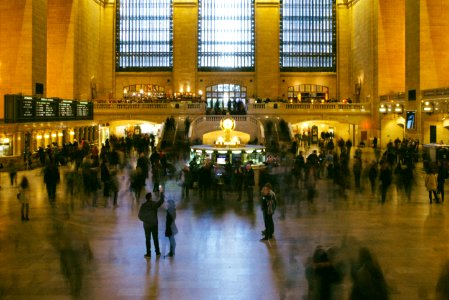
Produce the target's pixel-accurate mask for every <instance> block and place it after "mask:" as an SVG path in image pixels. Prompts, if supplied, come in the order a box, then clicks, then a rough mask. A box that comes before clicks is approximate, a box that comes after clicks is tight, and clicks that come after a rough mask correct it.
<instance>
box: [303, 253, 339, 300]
mask: <svg viewBox="0 0 449 300" xmlns="http://www.w3.org/2000/svg"><path fill="white" fill-rule="evenodd" d="M337 255H338V253H337V249H334V248H330V249H328V250H327V251H326V249H324V248H323V247H322V246H317V247H316V249H315V251H314V253H313V255H312V257H310V258H309V259H308V262H307V264H306V278H307V281H308V285H309V289H308V295H307V299H309V300H324V299H336V298H335V296H336V295H334V293H333V291H334V286H335V285H336V284H338V283H341V281H342V280H343V272H342V270H339V269H337V266H336V260H337V258H336V256H337ZM340 267H341V266H340Z"/></svg>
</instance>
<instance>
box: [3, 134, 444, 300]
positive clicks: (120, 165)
mask: <svg viewBox="0 0 449 300" xmlns="http://www.w3.org/2000/svg"><path fill="white" fill-rule="evenodd" d="M369 151H373V153H374V155H367V154H366V153H367V151H362V150H361V148H360V147H357V148H356V149H352V143H351V142H350V141H349V140H348V141H343V140H342V139H338V140H337V141H334V139H333V137H332V138H330V139H329V140H326V143H324V144H323V145H322V146H321V147H316V148H315V149H312V150H310V151H309V152H308V153H306V152H305V150H304V147H302V146H301V147H298V151H297V155H293V154H292V153H291V154H290V155H289V157H279V158H278V159H270V160H267V161H266V165H265V168H263V169H261V170H259V171H260V176H259V177H258V182H257V183H258V186H259V187H261V189H260V191H259V190H256V189H257V184H256V178H255V177H256V176H255V171H254V169H253V165H252V163H251V161H248V162H241V161H231V160H230V159H229V158H228V159H227V160H226V164H224V165H220V164H217V163H215V162H213V161H212V160H208V159H206V160H204V161H200V160H199V158H198V157H194V158H193V159H191V160H190V161H187V162H176V164H177V165H178V166H181V167H180V168H179V170H176V172H173V171H172V169H171V167H170V166H171V165H173V164H175V162H170V161H169V159H174V158H176V157H179V155H177V154H174V155H169V154H167V153H163V152H161V151H158V150H157V149H156V147H155V145H154V142H152V140H151V137H149V136H146V137H141V138H139V139H137V138H136V139H133V138H131V137H130V138H124V139H116V138H112V141H110V140H107V141H106V142H105V144H104V145H103V147H102V148H101V150H99V149H98V148H97V147H95V146H91V145H90V144H89V143H88V142H87V141H84V140H82V141H80V142H79V143H78V142H77V141H75V142H74V143H69V144H67V145H64V147H63V148H62V149H58V148H52V147H47V149H39V162H40V164H41V165H42V172H43V179H44V184H45V185H46V190H47V195H48V201H49V203H50V204H51V205H54V204H55V203H56V202H57V197H56V187H57V185H58V183H60V181H61V177H62V176H64V179H65V180H64V182H65V185H66V191H67V193H68V195H75V194H81V195H83V196H82V197H81V198H82V199H83V205H85V206H89V207H95V206H97V205H99V201H98V197H99V195H100V194H101V195H102V197H103V202H102V203H101V204H103V205H104V206H109V205H110V202H112V207H114V208H118V207H119V204H120V197H119V191H120V189H122V191H123V190H126V191H128V192H130V193H132V194H133V199H134V201H135V203H137V204H139V206H140V210H139V219H140V220H141V221H142V222H143V227H144V232H145V238H146V253H145V257H146V258H150V257H151V239H152V240H153V244H154V252H155V255H156V256H160V255H161V251H160V247H159V237H158V231H159V228H158V220H157V211H158V208H159V207H161V205H162V204H163V203H164V202H165V194H164V185H165V183H166V181H167V180H170V179H172V180H175V181H177V183H178V185H179V186H180V187H181V195H180V198H181V199H184V200H189V199H190V197H191V195H192V190H193V191H194V194H195V196H198V200H199V201H208V202H209V203H223V204H224V203H225V202H227V201H229V200H235V201H237V202H246V203H247V204H248V207H251V208H252V207H253V203H254V202H256V201H257V202H258V203H259V204H260V208H261V210H262V215H263V223H264V228H263V230H262V239H261V240H262V241H269V240H272V239H274V233H275V224H274V221H275V220H274V219H273V215H274V214H275V212H276V211H278V210H280V214H282V211H283V206H284V207H285V203H286V202H287V201H290V203H291V202H293V201H296V202H299V201H301V200H306V201H307V202H308V203H313V202H314V199H315V198H316V197H317V194H318V190H317V185H318V183H319V181H320V180H323V181H326V182H328V183H330V184H331V187H332V190H333V191H334V192H335V195H336V196H337V199H338V197H341V198H343V199H345V198H346V197H347V191H348V190H349V189H353V190H354V191H355V192H356V193H370V194H371V195H373V196H374V195H379V202H380V203H385V202H386V201H388V198H387V197H388V190H389V189H390V187H391V185H392V184H395V186H396V188H397V189H398V191H402V192H403V194H404V195H405V197H406V199H408V200H409V201H410V200H411V195H412V189H413V187H414V186H415V180H414V179H415V174H416V163H417V159H418V157H419V155H418V143H416V141H412V140H403V141H394V142H390V143H388V144H387V147H386V149H384V151H383V152H381V151H380V149H378V148H377V145H373V147H372V150H371V149H369ZM275 155H277V154H275ZM365 156H366V157H365ZM373 157H374V158H373ZM171 163H173V164H171ZM66 164H68V167H67V168H65V169H64V170H66V171H65V172H64V174H63V175H61V174H60V166H61V165H66ZM7 168H8V172H9V175H10V180H11V182H10V183H11V185H13V186H14V185H15V186H17V167H16V166H15V165H14V163H11V164H9V165H8V166H7ZM124 174H126V175H127V176H123V175H124ZM447 176H448V173H447V168H446V166H445V165H444V164H443V163H442V162H440V163H439V164H438V165H435V166H433V167H432V168H429V171H428V174H427V176H426V179H425V184H426V188H427V189H428V191H429V201H430V203H433V202H434V201H435V202H436V203H441V202H443V201H444V182H445V179H446V178H447ZM150 184H152V187H151V188H150V189H145V187H146V186H147V187H148V186H149V185H150ZM18 186H19V187H20V189H19V191H20V192H19V193H18V196H17V197H18V199H19V200H20V202H21V204H22V208H21V219H22V220H24V221H27V220H29V219H30V216H29V210H30V204H29V203H30V191H29V182H28V178H26V176H22V178H21V180H20V183H19V184H18ZM365 187H368V188H366V189H365ZM100 190H101V191H102V192H101V193H100V192H99V191H100ZM146 190H147V191H148V190H151V191H150V192H146ZM142 193H144V195H142ZM142 197H143V198H144V199H145V200H146V201H145V202H144V203H143V204H141V203H140V201H141V200H142ZM140 204H141V205H140ZM175 220H176V202H175V201H174V200H172V199H169V200H168V201H167V214H166V222H165V223H166V227H165V236H166V237H167V238H168V239H169V240H170V252H169V253H168V256H169V257H173V256H174V255H175V249H176V241H175V238H174V237H175V235H176V234H177V233H178V228H177V227H176V223H175ZM335 255H336V253H335V252H332V249H330V250H323V249H322V248H317V249H316V251H315V253H314V254H313V256H312V258H311V261H310V266H309V269H308V271H307V272H308V273H307V274H306V275H307V276H310V277H308V279H309V287H310V289H311V290H310V293H311V294H316V293H318V292H317V286H319V287H320V288H318V290H319V291H320V292H319V293H318V294H319V295H320V296H319V297H318V298H311V299H330V298H329V297H328V296H325V297H324V298H323V297H322V295H323V293H325V292H324V291H326V290H327V289H328V288H327V286H329V285H331V284H334V283H339V282H341V274H339V273H338V266H337V265H338V264H337V265H335V264H334V262H333V259H334V258H335V257H336V256H335ZM353 268H354V269H353V271H352V273H351V275H352V277H353V281H354V288H353V292H352V295H353V296H351V297H352V298H351V299H364V298H363V296H361V295H363V293H365V290H364V289H365V287H364V284H367V283H366V282H365V280H366V278H367V277H366V276H368V275H369V276H377V277H376V278H377V279H378V280H379V284H380V287H379V289H378V290H377V291H378V292H379V293H381V296H379V298H376V299H387V298H388V297H387V296H385V295H386V292H385V290H384V289H385V282H384V278H383V277H382V276H381V275H382V274H381V269H380V267H379V265H378V263H377V262H376V260H375V259H374V258H373V255H372V253H371V252H370V251H369V250H368V249H365V248H361V249H360V256H359V261H358V262H357V263H354V266H353ZM366 272H369V274H368V275H367V274H365V273H366ZM312 274H313V276H312ZM307 276H306V277H307ZM360 280H361V281H360ZM323 286H325V287H323ZM373 299H374V298H373Z"/></svg>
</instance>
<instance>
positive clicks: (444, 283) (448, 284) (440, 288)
mask: <svg viewBox="0 0 449 300" xmlns="http://www.w3.org/2000/svg"><path fill="white" fill-rule="evenodd" d="M435 299H436V300H447V299H449V260H447V261H446V263H445V265H444V266H443V269H442V270H441V274H440V276H439V277H438V281H437V285H436V289H435Z"/></svg>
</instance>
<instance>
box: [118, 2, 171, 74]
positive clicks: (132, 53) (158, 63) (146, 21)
mask: <svg viewBox="0 0 449 300" xmlns="http://www.w3.org/2000/svg"><path fill="white" fill-rule="evenodd" d="M116 2H117V4H116V6H117V10H116V20H117V22H116V58H115V60H116V62H115V63H116V70H117V71H156V70H161V71H164V70H171V69H172V67H173V47H172V45H173V30H172V20H173V13H172V0H117V1H116Z"/></svg>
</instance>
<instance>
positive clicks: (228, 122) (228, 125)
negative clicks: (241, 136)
mask: <svg viewBox="0 0 449 300" xmlns="http://www.w3.org/2000/svg"><path fill="white" fill-rule="evenodd" d="M232 128H234V120H232V119H224V120H223V129H225V130H231V129H232Z"/></svg>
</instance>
